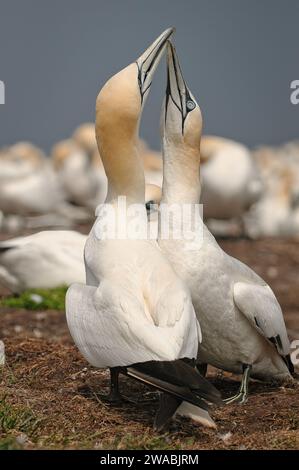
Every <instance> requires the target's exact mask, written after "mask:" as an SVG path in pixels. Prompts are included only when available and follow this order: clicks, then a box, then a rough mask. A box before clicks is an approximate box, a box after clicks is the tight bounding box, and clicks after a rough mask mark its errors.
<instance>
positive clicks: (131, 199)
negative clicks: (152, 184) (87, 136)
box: [97, 116, 145, 204]
mask: <svg viewBox="0 0 299 470" xmlns="http://www.w3.org/2000/svg"><path fill="white" fill-rule="evenodd" d="M97 120H99V121H100V117H98V116H97ZM138 124H139V123H138ZM138 124H137V125H136V129H133V130H132V129H128V127H127V126H126V125H125V123H122V122H117V120H116V121H115V122H110V123H109V122H105V125H104V126H99V127H98V129H97V141H98V146H99V151H100V155H101V158H102V161H103V165H104V168H105V172H106V175H107V179H108V193H107V198H106V202H110V203H111V202H113V201H114V200H115V199H117V197H118V196H126V197H127V202H128V203H129V204H133V203H143V204H144V193H145V183H144V171H143V166H142V162H141V158H140V156H139V150H138Z"/></svg>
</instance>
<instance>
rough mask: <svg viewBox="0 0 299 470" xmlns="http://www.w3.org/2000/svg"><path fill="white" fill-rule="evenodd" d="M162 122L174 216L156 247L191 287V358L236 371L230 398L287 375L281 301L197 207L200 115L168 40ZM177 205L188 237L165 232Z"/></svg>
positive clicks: (177, 220) (166, 199) (166, 185)
mask: <svg viewBox="0 0 299 470" xmlns="http://www.w3.org/2000/svg"><path fill="white" fill-rule="evenodd" d="M161 123H162V132H161V134H162V139H163V162H164V179H163V192H162V200H161V205H163V204H174V206H173V212H172V216H173V218H172V220H173V221H174V222H173V226H172V227H170V233H169V237H168V239H165V238H161V237H159V240H158V242H159V246H160V247H161V249H162V251H163V253H164V254H165V255H167V257H168V259H169V260H170V261H171V263H172V266H173V267H174V268H175V270H176V272H177V273H178V274H180V276H181V278H182V279H183V280H184V281H185V282H186V284H187V286H188V287H189V288H190V291H191V295H192V301H193V305H194V308H195V311H196V314H197V318H198V320H199V321H200V325H201V328H202V333H203V341H202V343H201V344H200V345H199V351H198V361H199V362H200V363H203V364H205V365H206V364H211V365H213V366H215V367H218V368H220V369H224V370H228V371H231V372H233V373H236V374H243V378H242V383H241V387H240V391H239V393H238V394H237V395H236V396H235V397H232V398H231V399H230V402H232V401H235V400H240V401H242V402H244V401H245V399H246V396H247V392H248V381H249V377H250V375H251V376H252V377H255V378H259V379H262V380H277V381H280V380H285V379H291V375H290V372H293V366H292V363H291V361H290V356H289V352H290V344H289V340H288V337H287V332H286V327H285V323H284V319H283V315H282V311H281V308H280V306H279V303H278V301H277V300H276V297H275V295H274V293H273V292H272V290H271V288H270V287H269V286H268V285H267V284H266V282H265V281H263V279H261V278H260V277H259V276H258V275H257V274H255V272H254V271H252V270H251V269H250V268H249V267H248V266H246V265H245V264H243V263H241V262H240V261H238V260H237V259H235V258H232V257H231V256H228V255H227V254H226V253H225V252H224V251H223V250H222V249H221V248H220V247H219V245H218V244H217V242H216V240H215V238H214V237H213V236H212V235H211V233H210V232H209V230H208V229H207V228H206V226H205V225H204V224H203V222H202V220H201V218H200V214H199V212H198V210H197V209H196V204H198V202H199V199H200V191H201V185H200V178H199V172H198V167H199V164H200V151H199V148H200V138H201V131H202V116H201V111H200V108H199V106H198V104H197V103H196V100H195V98H194V97H193V95H192V93H191V91H190V90H189V88H188V87H187V85H186V83H185V81H184V78H183V75H182V72H181V69H180V65H179V61H178V57H177V55H176V52H175V49H174V47H173V46H172V45H171V44H169V48H168V84H167V90H166V98H165V102H164V106H163V108H162V119H161ZM184 204H189V206H190V207H191V208H193V210H194V211H195V212H194V215H193V217H191V223H190V227H189V226H188V227H189V231H188V237H183V236H182V237H181V238H178V237H177V239H174V238H173V237H172V234H173V233H176V230H177V229H179V228H180V227H181V220H182V219H181V215H182V214H181V212H180V211H181V210H182V206H183V205H184ZM178 224H179V225H178ZM188 227H185V229H187V228H188Z"/></svg>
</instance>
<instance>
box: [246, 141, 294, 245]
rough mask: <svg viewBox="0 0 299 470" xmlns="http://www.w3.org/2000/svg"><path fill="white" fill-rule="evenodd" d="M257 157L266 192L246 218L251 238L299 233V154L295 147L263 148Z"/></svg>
mask: <svg viewBox="0 0 299 470" xmlns="http://www.w3.org/2000/svg"><path fill="white" fill-rule="evenodd" d="M253 156H254V158H255V160H256V162H257V165H258V167H259V169H260V173H261V176H262V179H263V182H264V187H265V191H264V192H263V195H262V197H261V199H260V200H259V201H257V203H256V204H254V205H253V206H252V207H251V209H250V211H249V212H248V213H247V214H246V216H245V219H244V221H245V229H246V232H247V233H248V235H249V236H250V237H251V238H258V237H267V236H268V237H278V236H294V235H298V234H299V218H298V201H299V197H298V195H299V189H298V188H299V159H298V157H299V153H298V154H297V152H296V146H295V145H294V144H291V143H289V144H287V145H284V146H282V147H278V148H270V147H261V148H259V149H257V150H255V152H253Z"/></svg>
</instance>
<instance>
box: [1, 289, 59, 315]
mask: <svg viewBox="0 0 299 470" xmlns="http://www.w3.org/2000/svg"><path fill="white" fill-rule="evenodd" d="M66 291H67V287H66V286H62V287H57V288H56V289H31V290H27V291H25V292H23V293H22V294H20V295H18V296H11V297H4V298H3V299H1V300H0V307H10V308H25V309H28V310H49V309H50V310H64V308H65V294H66Z"/></svg>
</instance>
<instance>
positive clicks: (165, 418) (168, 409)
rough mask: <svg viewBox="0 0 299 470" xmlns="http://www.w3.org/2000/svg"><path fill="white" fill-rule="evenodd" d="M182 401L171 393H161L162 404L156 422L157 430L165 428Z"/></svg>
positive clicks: (155, 427)
mask: <svg viewBox="0 0 299 470" xmlns="http://www.w3.org/2000/svg"><path fill="white" fill-rule="evenodd" d="M181 403H182V400H180V399H179V398H177V397H174V396H172V395H169V394H168V393H161V394H160V405H159V409H158V411H157V414H156V417H155V422H154V429H155V431H161V430H162V429H163V428H164V426H165V425H166V424H167V423H168V422H169V421H170V420H171V418H172V417H173V415H174V414H175V412H176V410H177V409H178V407H179V406H180V404H181Z"/></svg>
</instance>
